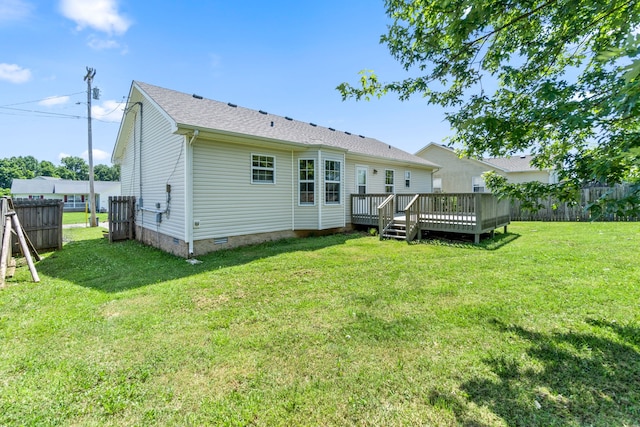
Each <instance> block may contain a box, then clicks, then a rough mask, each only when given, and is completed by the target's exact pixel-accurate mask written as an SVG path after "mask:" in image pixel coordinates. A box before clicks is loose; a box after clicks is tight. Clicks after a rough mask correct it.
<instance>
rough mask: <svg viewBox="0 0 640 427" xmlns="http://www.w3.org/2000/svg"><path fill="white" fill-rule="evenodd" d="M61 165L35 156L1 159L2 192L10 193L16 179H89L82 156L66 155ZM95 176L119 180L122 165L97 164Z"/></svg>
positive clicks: (87, 167) (107, 179)
mask: <svg viewBox="0 0 640 427" xmlns="http://www.w3.org/2000/svg"><path fill="white" fill-rule="evenodd" d="M61 163H62V164H61V165H60V166H55V165H54V164H53V163H51V162H50V161H48V160H43V161H41V162H40V161H38V159H36V158H35V157H33V156H18V157H10V158H4V159H0V193H1V194H2V195H5V194H9V193H10V189H11V183H12V182H13V180H14V179H31V178H35V177H36V176H51V177H56V178H62V179H70V180H74V181H78V180H79V181H86V180H88V179H89V165H87V162H85V161H84V159H83V158H81V157H74V156H69V157H64V158H63V159H62V160H61ZM93 170H94V176H95V179H96V180H97V181H118V180H119V179H120V166H118V165H114V166H107V165H96V166H95V167H94V168H93Z"/></svg>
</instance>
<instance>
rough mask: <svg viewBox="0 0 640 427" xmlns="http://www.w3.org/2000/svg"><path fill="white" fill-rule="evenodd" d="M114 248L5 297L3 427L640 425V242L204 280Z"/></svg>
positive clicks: (275, 260)
mask: <svg viewBox="0 0 640 427" xmlns="http://www.w3.org/2000/svg"><path fill="white" fill-rule="evenodd" d="M101 233H102V230H101V229H95V228H94V229H88V228H80V229H67V230H65V234H66V238H67V240H69V241H70V242H69V243H67V244H66V245H65V246H64V249H63V250H62V251H59V252H56V253H51V254H47V255H46V258H45V259H44V260H43V261H41V262H39V263H38V264H37V268H38V272H39V275H40V278H41V279H42V281H41V282H40V283H37V284H36V283H32V282H31V278H30V275H29V271H28V269H27V268H26V267H23V268H20V269H18V271H17V274H16V276H15V277H14V278H13V279H11V280H10V281H9V283H8V286H7V287H6V288H4V289H2V290H0V425H110V426H122V425H136V426H138V425H145V426H147V425H232V426H235V425H238V426H240V425H260V426H271V425H288V426H290V425H340V426H342V425H376V426H377V425H385V426H394V425H396V426H406V425H439V426H440V425H442V426H447V425H449V426H456V425H464V426H552V425H568V426H583V425H594V426H614V425H615V426H623V425H627V426H634V425H639V423H640V324H639V322H640V307H639V302H640V286H639V283H640V263H639V262H638V261H639V260H640V256H639V248H640V224H638V223H526V222H523V223H514V224H512V225H511V226H510V227H509V233H507V234H501V233H499V234H497V235H496V238H495V239H494V240H485V241H483V243H482V244H481V245H480V246H473V245H470V244H466V243H455V242H442V241H423V242H420V243H415V244H406V243H404V242H395V241H380V240H378V239H377V238H375V237H371V236H367V235H364V234H347V235H334V236H327V237H317V238H308V239H298V240H285V241H280V242H274V243H268V244H262V245H257V246H252V247H247V248H241V249H237V250H231V251H225V252H218V253H213V254H209V255H207V256H203V257H199V258H198V259H199V260H200V261H202V263H200V264H196V265H191V264H189V263H187V262H186V261H185V260H183V259H179V258H176V257H173V256H171V255H167V254H165V253H162V252H160V251H158V250H155V249H152V248H149V247H145V246H142V245H140V244H138V243H137V242H122V243H115V244H109V243H108V241H107V240H106V239H104V238H102V237H101V236H102V234H101Z"/></svg>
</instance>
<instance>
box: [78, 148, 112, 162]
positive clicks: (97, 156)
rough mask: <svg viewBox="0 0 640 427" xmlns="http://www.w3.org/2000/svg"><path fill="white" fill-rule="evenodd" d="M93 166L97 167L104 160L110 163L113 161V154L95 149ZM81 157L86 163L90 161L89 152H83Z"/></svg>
mask: <svg viewBox="0 0 640 427" xmlns="http://www.w3.org/2000/svg"><path fill="white" fill-rule="evenodd" d="M92 151H93V164H94V165H95V164H96V162H100V161H103V160H107V161H110V160H111V154H110V153H107V152H106V151H103V150H100V149H98V148H94V149H93V150H92ZM81 157H82V158H83V159H85V160H86V161H89V150H84V151H83V152H82V155H81Z"/></svg>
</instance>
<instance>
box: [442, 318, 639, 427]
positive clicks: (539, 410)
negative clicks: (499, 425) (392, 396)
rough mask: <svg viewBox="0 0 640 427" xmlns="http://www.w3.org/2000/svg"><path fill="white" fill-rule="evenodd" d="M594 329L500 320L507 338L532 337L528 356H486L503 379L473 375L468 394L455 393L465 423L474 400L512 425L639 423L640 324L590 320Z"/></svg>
mask: <svg viewBox="0 0 640 427" xmlns="http://www.w3.org/2000/svg"><path fill="white" fill-rule="evenodd" d="M587 323H588V324H590V325H592V326H593V327H594V329H595V330H594V332H593V333H578V332H565V333H551V334H543V333H539V332H535V331H531V330H527V329H525V328H522V327H520V326H516V325H504V324H501V323H499V322H496V324H497V327H498V328H499V330H500V331H501V332H503V333H504V334H505V335H506V337H505V339H509V338H508V337H513V336H514V335H515V336H517V337H519V338H521V339H524V340H526V341H527V342H528V343H529V345H530V347H529V348H528V350H527V352H526V354H523V355H522V356H521V357H514V356H510V357H504V356H493V357H489V358H487V359H485V360H484V363H486V364H487V366H488V367H489V368H490V369H491V371H492V373H493V374H494V375H495V378H491V379H488V378H486V377H482V378H476V379H472V380H469V381H467V382H465V383H463V384H462V386H461V388H462V389H463V390H464V392H465V393H466V395H467V397H466V400H464V399H463V398H456V397H453V398H452V397H451V395H444V394H443V395H439V396H432V399H434V400H437V399H447V400H448V402H447V403H448V405H449V407H451V408H453V411H454V413H455V414H456V417H457V418H458V421H459V422H460V423H461V424H463V425H467V426H477V425H481V424H478V423H477V422H475V421H474V420H471V419H469V416H468V413H469V411H468V405H469V402H473V403H474V404H475V405H477V406H483V407H487V408H489V409H490V410H491V411H492V412H493V413H494V414H495V415H497V416H499V417H501V418H502V419H503V420H504V421H505V422H506V424H507V425H510V426H551V425H594V426H611V425H619V426H623V425H638V420H640V352H639V349H638V344H639V340H640V338H639V337H640V328H639V327H638V326H637V325H618V324H616V323H613V322H606V321H601V320H587Z"/></svg>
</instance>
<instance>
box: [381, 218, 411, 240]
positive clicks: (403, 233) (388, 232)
mask: <svg viewBox="0 0 640 427" xmlns="http://www.w3.org/2000/svg"><path fill="white" fill-rule="evenodd" d="M382 237H383V238H386V239H397V240H407V226H406V222H405V221H403V220H397V219H396V220H394V221H393V222H392V223H391V224H390V225H389V227H387V228H386V229H385V230H384V231H383V233H382Z"/></svg>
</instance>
